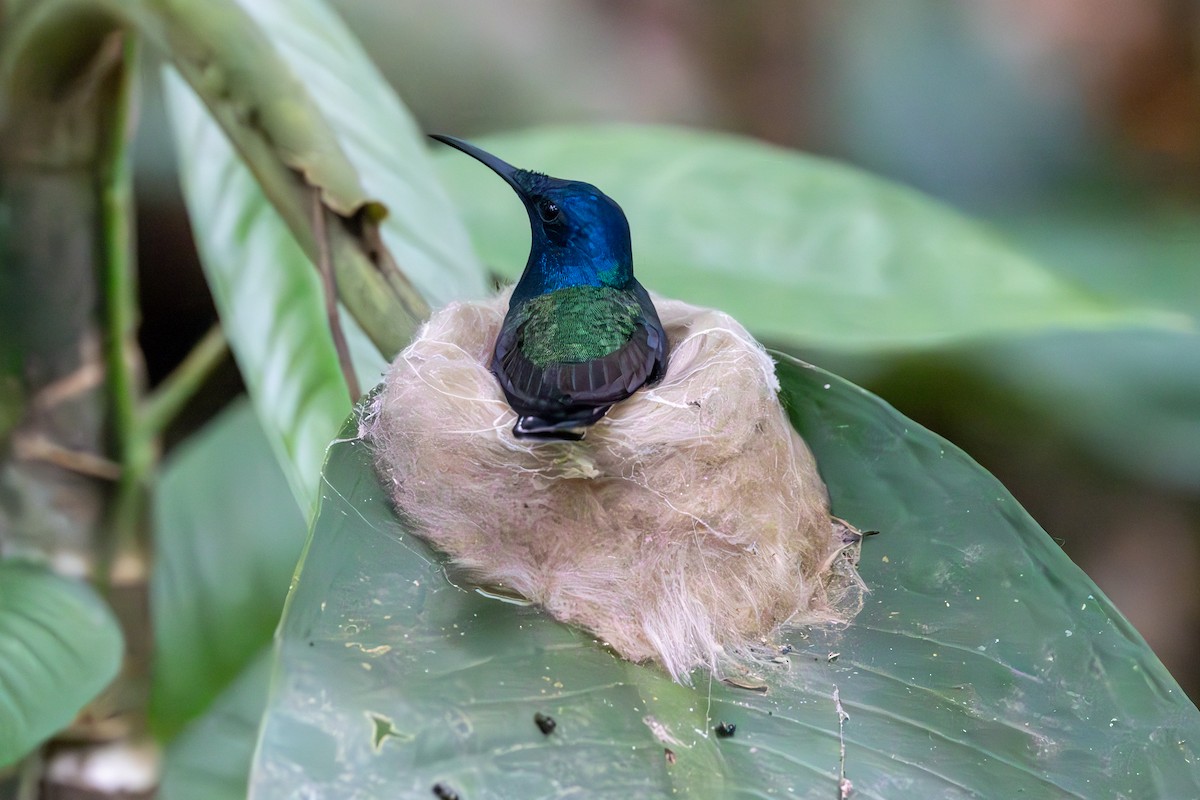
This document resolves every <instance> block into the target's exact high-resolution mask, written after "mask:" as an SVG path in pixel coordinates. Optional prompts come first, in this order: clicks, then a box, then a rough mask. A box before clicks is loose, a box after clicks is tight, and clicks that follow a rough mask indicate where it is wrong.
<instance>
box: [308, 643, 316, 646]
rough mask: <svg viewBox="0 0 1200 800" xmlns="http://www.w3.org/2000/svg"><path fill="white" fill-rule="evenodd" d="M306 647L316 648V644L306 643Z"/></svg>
mask: <svg viewBox="0 0 1200 800" xmlns="http://www.w3.org/2000/svg"><path fill="white" fill-rule="evenodd" d="M308 646H309V647H316V644H315V643H313V642H309V643H308Z"/></svg>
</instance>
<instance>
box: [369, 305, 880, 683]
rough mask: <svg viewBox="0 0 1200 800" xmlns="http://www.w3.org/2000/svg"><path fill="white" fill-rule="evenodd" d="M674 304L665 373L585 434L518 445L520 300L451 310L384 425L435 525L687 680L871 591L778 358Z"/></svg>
mask: <svg viewBox="0 0 1200 800" xmlns="http://www.w3.org/2000/svg"><path fill="white" fill-rule="evenodd" d="M654 303H655V305H656V306H657V308H658V311H659V315H660V317H661V319H662V322H663V325H664V327H665V329H666V331H667V336H668V338H669V340H670V343H671V358H670V364H669V367H668V369H667V374H666V377H665V379H664V380H663V381H662V382H661V383H660V384H658V385H657V386H654V387H652V388H649V389H643V390H641V391H639V392H637V393H636V394H635V395H633V397H631V398H630V399H628V400H626V401H624V402H622V403H619V404H617V405H616V406H614V407H613V409H612V410H611V411H610V412H609V414H608V416H607V417H605V418H604V419H603V420H601V421H600V422H599V423H597V424H596V425H595V426H593V427H592V428H590V429H589V430H588V432H587V436H586V437H585V438H584V440H583V441H581V442H557V441H550V442H545V441H531V440H518V439H515V438H514V437H513V435H512V433H511V428H512V425H513V421H514V414H513V412H512V410H511V409H510V408H509V407H508V405H507V403H505V401H504V397H503V396H502V394H501V392H500V388H499V386H498V385H497V383H496V379H495V377H493V376H492V374H491V373H490V372H489V371H488V366H487V365H488V364H489V362H490V359H491V348H492V345H493V342H494V341H495V337H496V333H497V331H498V330H499V327H500V323H501V320H502V319H503V316H504V312H505V309H506V308H507V296H500V297H496V298H494V299H492V300H489V301H484V302H475V303H457V304H453V305H450V306H447V307H446V308H444V309H442V310H441V311H439V312H437V313H436V314H435V315H434V316H433V318H432V319H431V320H430V321H429V322H428V323H427V324H426V325H425V326H424V327H423V328H422V329H421V330H420V332H419V333H418V335H417V337H416V340H415V341H414V342H413V343H412V344H411V345H410V346H409V347H408V349H406V350H405V351H404V352H403V353H402V354H401V355H400V356H399V358H398V359H397V360H396V362H395V363H394V364H393V365H392V368H391V370H390V372H389V374H388V375H387V378H386V381H385V386H384V389H383V390H382V391H381V393H380V394H379V395H378V396H377V398H376V400H375V402H374V405H373V406H372V408H371V410H370V412H369V414H368V415H367V419H366V421H365V423H364V431H363V433H364V435H365V436H367V437H368V438H370V439H371V440H372V441H373V443H374V447H375V448H376V452H377V460H378V464H379V469H380V471H381V473H382V475H383V476H384V478H385V480H386V483H387V485H388V486H390V487H391V491H392V493H393V498H394V500H395V503H396V506H397V507H398V508H399V510H400V511H401V512H402V513H403V514H404V515H405V516H407V517H408V518H409V519H410V520H411V521H412V522H413V523H414V524H415V525H416V532H417V533H419V534H420V535H421V536H423V537H424V538H426V539H427V540H428V541H429V542H430V543H432V544H433V545H434V546H435V547H437V548H438V549H440V550H442V551H444V552H446V553H448V554H449V555H450V556H452V557H453V559H454V560H455V561H456V562H457V563H458V564H459V565H460V566H462V567H464V568H466V569H467V570H468V571H469V572H470V573H471V574H472V576H473V577H474V579H476V580H478V581H479V582H480V583H482V584H485V585H500V586H503V587H506V588H508V589H511V590H514V591H516V592H519V593H520V594H522V595H524V596H525V597H527V598H529V599H530V600H533V601H534V602H536V603H539V604H540V605H541V606H543V607H544V608H545V609H546V610H547V611H549V612H550V613H551V614H552V615H554V616H555V617H556V618H558V619H560V620H563V621H565V622H571V623H574V624H577V625H581V626H583V627H585V628H587V629H589V630H590V631H592V632H593V633H594V634H595V635H596V636H597V637H599V638H600V639H601V640H603V641H604V642H606V643H607V644H608V645H610V646H611V647H612V648H613V649H614V650H615V651H616V652H617V653H619V654H620V655H622V656H624V657H625V658H627V659H630V660H633V661H644V660H649V659H656V660H658V661H659V662H660V663H661V664H662V665H663V666H664V667H665V668H666V669H667V670H668V671H669V672H670V673H671V675H672V676H673V677H675V678H676V679H677V680H682V681H686V680H688V678H687V675H688V673H689V672H690V671H691V670H692V669H693V668H694V667H697V666H707V667H709V668H719V666H720V664H721V662H722V661H723V660H725V658H726V657H727V656H730V655H746V654H748V653H749V651H750V649H751V647H752V646H753V645H756V644H758V643H759V642H761V641H762V640H763V638H765V637H769V636H770V635H771V633H772V631H773V630H774V629H775V628H776V627H777V626H779V625H780V624H781V623H784V622H790V623H812V622H837V621H844V620H845V619H847V618H848V616H850V615H851V614H852V613H854V612H855V611H856V610H857V607H858V605H860V604H861V600H860V599H859V597H860V592H859V589H860V588H861V584H860V583H859V581H858V577H857V575H856V574H855V573H854V569H853V565H852V564H851V563H850V561H849V557H848V556H841V555H840V554H841V551H842V550H844V549H845V547H846V543H845V541H844V540H843V538H842V536H841V533H842V531H843V530H844V529H843V528H841V527H840V526H839V525H837V524H835V523H834V522H832V521H831V519H830V516H829V506H828V499H827V495H826V491H825V486H824V484H823V483H822V482H821V479H820V477H819V476H818V475H817V469H816V464H815V462H814V460H813V456H812V454H811V453H810V452H809V449H808V447H807V446H806V445H805V444H804V441H803V440H802V439H801V438H800V437H799V436H798V435H797V434H796V432H795V431H794V430H793V429H792V427H791V425H790V424H789V423H788V420H787V418H786V416H785V414H784V411H783V409H782V408H781V407H780V404H779V400H778V398H777V394H776V393H777V391H778V389H779V384H778V381H777V379H776V377H775V371H774V365H773V363H772V361H771V359H770V357H769V356H768V355H767V354H766V352H765V351H764V350H763V349H762V348H761V347H760V346H759V345H758V343H757V342H755V341H754V339H753V338H752V337H751V336H750V335H749V334H748V333H747V332H746V330H745V329H744V328H743V327H742V326H741V325H739V324H738V323H737V322H736V321H734V320H733V319H731V318H730V317H729V316H727V315H726V314H723V313H721V312H718V311H713V310H710V309H705V308H698V307H695V306H692V305H688V304H686V303H682V302H679V301H674V300H665V299H662V298H657V297H656V298H655V299H654Z"/></svg>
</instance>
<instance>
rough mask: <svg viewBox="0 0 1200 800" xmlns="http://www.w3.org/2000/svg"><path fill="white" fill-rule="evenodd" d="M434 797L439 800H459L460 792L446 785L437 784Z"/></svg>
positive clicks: (434, 788)
mask: <svg viewBox="0 0 1200 800" xmlns="http://www.w3.org/2000/svg"><path fill="white" fill-rule="evenodd" d="M433 796H434V797H436V798H437V799H438V800H459V797H458V792H456V791H454V790H453V789H451V788H450V787H449V786H447V785H446V784H444V783H435V784H434V785H433Z"/></svg>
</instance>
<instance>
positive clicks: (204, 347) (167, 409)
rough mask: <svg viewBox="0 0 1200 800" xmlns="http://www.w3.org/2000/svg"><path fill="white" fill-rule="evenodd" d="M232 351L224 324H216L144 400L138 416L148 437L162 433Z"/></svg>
mask: <svg viewBox="0 0 1200 800" xmlns="http://www.w3.org/2000/svg"><path fill="white" fill-rule="evenodd" d="M228 354H229V343H228V342H226V341H225V333H224V332H223V331H222V330H221V326H220V325H214V326H213V327H212V328H210V329H209V331H208V333H206V334H204V338H202V339H201V340H200V341H199V342H197V343H196V346H195V347H193V348H192V350H191V352H189V353H188V354H187V357H185V358H184V359H183V361H181V362H179V365H178V366H177V367H175V369H174V370H172V371H171V374H170V375H168V376H167V377H166V378H164V379H163V382H162V383H160V384H159V385H158V388H157V389H155V390H154V391H153V392H151V393H150V394H149V395H148V396H147V397H146V399H145V400H144V401H143V403H142V408H141V413H140V414H139V415H138V428H139V433H140V435H141V436H142V437H143V438H147V439H154V438H155V437H157V436H160V435H162V432H163V431H164V430H166V428H167V426H168V425H170V424H171V422H172V421H173V420H174V419H175V418H176V417H177V416H178V415H179V412H180V411H182V410H183V407H184V406H185V405H187V402H188V401H189V400H191V399H192V397H193V396H194V395H195V394H196V392H197V391H198V390H199V389H200V387H201V386H202V385H203V384H204V381H206V380H207V379H208V377H209V376H210V375H212V373H213V370H215V369H216V368H217V367H218V366H220V364H221V362H222V361H224V360H225V358H226V356H228Z"/></svg>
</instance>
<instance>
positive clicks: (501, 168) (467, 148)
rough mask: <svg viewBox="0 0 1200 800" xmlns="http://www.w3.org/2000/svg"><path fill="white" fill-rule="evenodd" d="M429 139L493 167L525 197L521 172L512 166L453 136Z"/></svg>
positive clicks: (436, 135) (436, 136)
mask: <svg viewBox="0 0 1200 800" xmlns="http://www.w3.org/2000/svg"><path fill="white" fill-rule="evenodd" d="M429 138H430V139H436V140H437V141H439V142H441V143H442V144H448V145H450V146H451V147H453V148H454V149H455V150H461V151H463V152H464V153H466V154H467V155H469V156H470V157H471V158H473V159H475V160H476V161H482V162H483V163H484V164H486V165H487V166H489V167H491V169H492V172H495V173H496V174H497V175H499V176H500V177H501V178H504V180H505V182H507V183H508V185H509V186H511V187H512V188H513V189H514V190H515V191H516V193H517V194H519V195H520V196H521V197H524V196H525V189H524V188H522V187H521V184H520V183H518V182H517V173H518V172H520V170H518V169H517V168H516V167H514V166H513V165H512V164H509V163H508V162H506V161H502V160H500V159H499V158H496V157H495V156H494V155H492V154H491V153H489V152H487V151H486V150H480V149H479V148H478V147H476V146H475V145H473V144H468V143H467V142H464V141H463V140H462V139H455V138H454V137H453V136H443V135H442V134H440V133H431V134H429Z"/></svg>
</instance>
